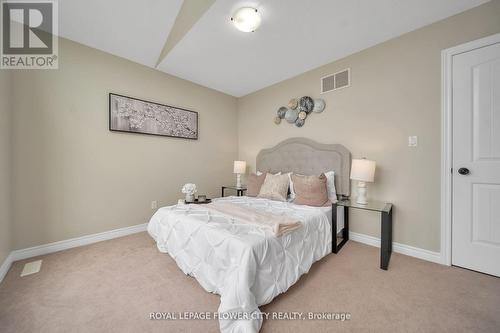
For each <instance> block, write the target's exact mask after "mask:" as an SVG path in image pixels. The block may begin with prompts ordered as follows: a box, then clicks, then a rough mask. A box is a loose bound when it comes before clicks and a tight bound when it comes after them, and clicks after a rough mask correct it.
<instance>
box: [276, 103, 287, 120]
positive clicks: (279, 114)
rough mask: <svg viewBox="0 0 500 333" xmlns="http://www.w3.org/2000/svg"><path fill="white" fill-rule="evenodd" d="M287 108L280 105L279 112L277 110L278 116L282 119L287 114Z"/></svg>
mask: <svg viewBox="0 0 500 333" xmlns="http://www.w3.org/2000/svg"><path fill="white" fill-rule="evenodd" d="M287 110H288V109H287V108H286V107H284V106H282V107H280V108H279V109H278V112H277V113H278V117H280V118H281V119H283V118H285V114H286V111H287Z"/></svg>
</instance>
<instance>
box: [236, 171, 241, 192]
mask: <svg viewBox="0 0 500 333" xmlns="http://www.w3.org/2000/svg"><path fill="white" fill-rule="evenodd" d="M241 187H242V186H241V174H239V173H237V174H236V188H241Z"/></svg>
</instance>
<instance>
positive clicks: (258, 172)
mask: <svg viewBox="0 0 500 333" xmlns="http://www.w3.org/2000/svg"><path fill="white" fill-rule="evenodd" d="M265 173H266V172H264V173H262V172H260V171H257V172H256V173H255V174H256V175H257V176H260V175H262V174H265ZM273 175H281V171H280V172H278V173H273Z"/></svg>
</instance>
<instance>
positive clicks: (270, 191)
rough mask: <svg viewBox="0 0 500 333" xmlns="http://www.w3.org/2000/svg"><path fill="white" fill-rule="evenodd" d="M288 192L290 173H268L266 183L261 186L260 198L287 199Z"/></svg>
mask: <svg viewBox="0 0 500 333" xmlns="http://www.w3.org/2000/svg"><path fill="white" fill-rule="evenodd" d="M287 194H288V175H273V174H271V173H268V174H266V179H265V180H264V184H262V187H261V188H260V192H259V195H258V197H259V198H266V199H271V200H277V201H286V196H287Z"/></svg>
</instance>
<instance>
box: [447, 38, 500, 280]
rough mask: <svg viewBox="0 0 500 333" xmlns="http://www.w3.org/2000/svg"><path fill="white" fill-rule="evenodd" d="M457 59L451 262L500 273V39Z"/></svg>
mask: <svg viewBox="0 0 500 333" xmlns="http://www.w3.org/2000/svg"><path fill="white" fill-rule="evenodd" d="M452 61H453V73H452V78H453V79H452V80H453V81H452V93H453V97H452V101H453V102H452V103H453V104H452V108H453V115H452V119H453V177H452V178H453V183H452V188H453V197H452V209H453V212H452V221H453V222H452V264H453V265H456V266H461V267H465V268H469V269H472V270H475V271H480V272H483V273H488V274H492V275H496V276H500V43H498V44H493V45H490V46H485V47H482V48H478V49H475V50H472V51H469V52H465V53H461V54H458V55H455V56H453V60H452Z"/></svg>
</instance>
